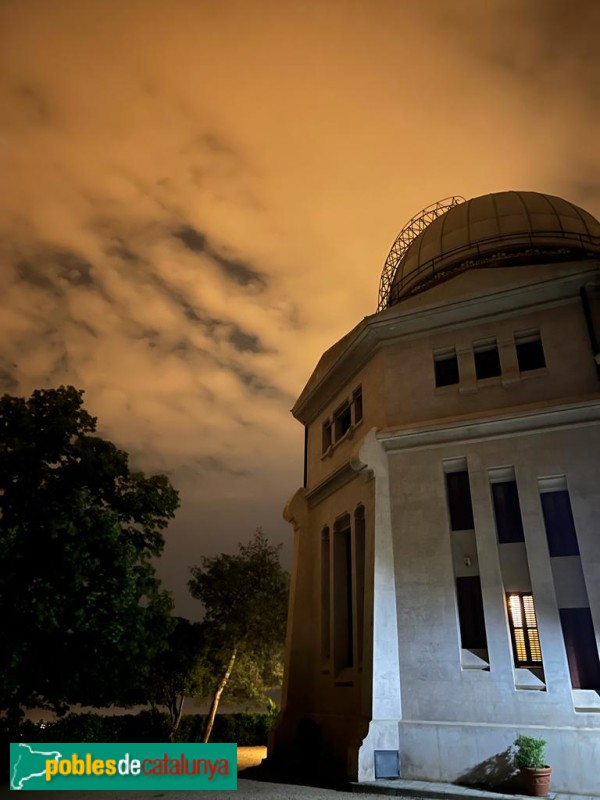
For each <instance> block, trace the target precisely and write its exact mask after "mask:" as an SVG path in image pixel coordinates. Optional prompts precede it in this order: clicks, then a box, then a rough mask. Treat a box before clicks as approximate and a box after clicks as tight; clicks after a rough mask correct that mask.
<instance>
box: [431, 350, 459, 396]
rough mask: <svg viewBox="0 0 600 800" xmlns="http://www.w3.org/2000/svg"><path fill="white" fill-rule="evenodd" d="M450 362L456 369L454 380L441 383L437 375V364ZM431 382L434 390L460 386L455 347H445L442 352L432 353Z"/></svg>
mask: <svg viewBox="0 0 600 800" xmlns="http://www.w3.org/2000/svg"><path fill="white" fill-rule="evenodd" d="M445 361H446V362H448V361H452V362H453V364H454V365H455V369H456V380H450V381H443V382H441V380H440V379H441V377H442V376H441V375H440V374H439V373H438V367H437V365H438V364H442V363H443V362H445ZM433 381H434V384H435V388H436V389H444V388H445V387H447V386H458V385H459V384H460V370H459V366H458V354H457V352H456V348H455V347H447V348H444V349H443V350H434V351H433Z"/></svg>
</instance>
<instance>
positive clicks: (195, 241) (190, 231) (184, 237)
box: [173, 225, 206, 253]
mask: <svg viewBox="0 0 600 800" xmlns="http://www.w3.org/2000/svg"><path fill="white" fill-rule="evenodd" d="M173 236H174V237H175V238H176V239H179V241H180V242H181V243H182V244H183V245H185V247H187V249H188V250H191V251H192V253H204V252H205V251H206V236H204V234H202V233H199V232H198V231H197V230H196V229H195V228H192V227H190V226H189V225H184V226H183V227H181V228H179V230H176V231H174V233H173Z"/></svg>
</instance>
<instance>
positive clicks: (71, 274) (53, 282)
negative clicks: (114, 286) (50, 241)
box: [15, 246, 96, 296]
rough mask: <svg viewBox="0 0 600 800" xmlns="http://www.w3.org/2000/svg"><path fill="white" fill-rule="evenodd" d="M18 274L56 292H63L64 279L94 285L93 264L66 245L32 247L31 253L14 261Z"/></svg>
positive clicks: (36, 284)
mask: <svg viewBox="0 0 600 800" xmlns="http://www.w3.org/2000/svg"><path fill="white" fill-rule="evenodd" d="M15 266H16V270H17V274H18V276H19V278H20V279H21V280H22V281H24V282H25V283H29V284H31V285H32V286H35V287H37V288H38V289H44V290H45V291H47V292H50V293H52V294H54V295H56V296H60V295H62V294H64V289H65V283H67V284H70V285H71V286H83V287H87V288H91V287H93V286H96V280H95V277H94V268H93V266H92V264H91V263H90V262H89V261H87V260H86V259H85V258H83V257H82V256H80V255H78V254H77V253H75V252H74V251H72V250H68V249H66V248H55V247H44V246H39V247H37V248H34V254H33V255H31V256H30V257H29V258H27V259H20V260H18V261H17V262H16V265H15Z"/></svg>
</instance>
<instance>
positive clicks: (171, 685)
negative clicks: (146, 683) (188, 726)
mask: <svg viewBox="0 0 600 800" xmlns="http://www.w3.org/2000/svg"><path fill="white" fill-rule="evenodd" d="M208 682H209V675H208V672H207V664H206V661H205V637H204V632H203V628H202V625H201V624H200V623H192V622H190V621H189V620H187V619H184V618H183V617H176V618H175V627H174V628H173V630H172V631H171V632H170V634H169V636H168V637H167V640H166V646H165V648H164V650H162V651H161V652H160V653H159V654H158V656H157V658H156V660H155V662H154V664H153V667H152V675H151V679H150V700H151V701H152V703H154V704H157V705H164V706H166V707H167V711H168V714H169V723H170V727H171V730H170V737H171V738H172V737H173V735H174V732H175V731H176V730H177V728H178V726H179V722H180V720H181V716H182V713H183V706H184V701H185V698H186V697H192V696H199V697H206V695H207V694H208V687H209V683H208Z"/></svg>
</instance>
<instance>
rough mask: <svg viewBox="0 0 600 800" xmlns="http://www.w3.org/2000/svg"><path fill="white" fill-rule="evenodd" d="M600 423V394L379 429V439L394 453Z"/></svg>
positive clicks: (386, 448)
mask: <svg viewBox="0 0 600 800" xmlns="http://www.w3.org/2000/svg"><path fill="white" fill-rule="evenodd" d="M599 423H600V395H597V396H595V397H593V398H588V399H586V400H583V401H579V402H569V403H563V404H561V405H560V406H556V405H554V406H552V407H550V406H542V407H537V408H528V409H518V410H514V411H512V412H502V413H499V414H495V415H491V414H489V415H487V416H483V417H482V416H475V415H473V416H469V417H464V418H462V419H460V420H454V421H446V422H443V423H437V424H435V425H420V426H417V425H415V426H411V427H407V426H403V427H401V428H387V429H382V430H378V431H377V434H376V437H377V441H378V442H380V443H381V445H382V447H383V448H384V449H385V450H386V451H388V452H391V451H396V450H414V449H422V448H429V447H440V446H443V445H447V444H459V443H462V442H477V441H483V440H489V439H504V438H508V437H512V436H522V435H530V434H535V433H544V432H549V431H556V430H561V429H568V428H580V427H585V426H590V425H598V424H599Z"/></svg>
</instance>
